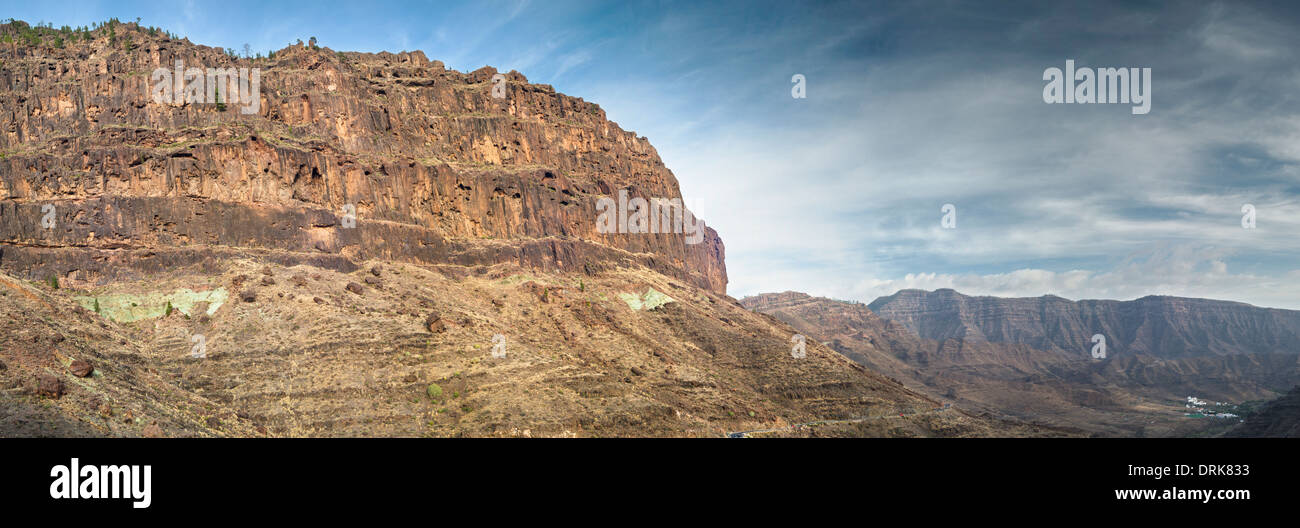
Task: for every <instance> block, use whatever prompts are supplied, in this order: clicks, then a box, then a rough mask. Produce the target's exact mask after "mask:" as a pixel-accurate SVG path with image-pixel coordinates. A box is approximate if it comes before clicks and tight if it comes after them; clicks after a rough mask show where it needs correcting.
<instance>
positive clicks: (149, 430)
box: [140, 423, 167, 438]
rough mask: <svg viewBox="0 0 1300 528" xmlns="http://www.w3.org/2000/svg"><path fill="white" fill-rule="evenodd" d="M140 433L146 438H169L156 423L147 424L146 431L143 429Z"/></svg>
mask: <svg viewBox="0 0 1300 528" xmlns="http://www.w3.org/2000/svg"><path fill="white" fill-rule="evenodd" d="M140 434H141V436H143V437H145V438H167V434H166V433H164V432H163V430H162V428H161V427H158V424H156V423H152V424H149V425H147V426H145V428H144V431H141V432H140Z"/></svg>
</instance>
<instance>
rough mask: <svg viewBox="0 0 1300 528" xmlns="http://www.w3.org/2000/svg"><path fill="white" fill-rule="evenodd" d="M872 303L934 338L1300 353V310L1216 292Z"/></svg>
mask: <svg viewBox="0 0 1300 528" xmlns="http://www.w3.org/2000/svg"><path fill="white" fill-rule="evenodd" d="M869 308H870V309H871V311H873V312H875V313H877V314H879V315H880V317H882V318H885V319H889V320H891V321H895V322H898V323H899V324H901V325H903V326H904V327H906V328H908V329H909V330H911V331H913V332H915V333H916V334H917V335H919V336H920V337H923V338H926V339H940V340H942V339H950V338H958V339H963V340H966V341H989V342H1007V343H1022V344H1026V345H1030V346H1032V347H1035V348H1041V349H1044V350H1055V351H1060V352H1063V353H1066V354H1069V355H1074V356H1086V355H1088V353H1089V351H1090V350H1091V347H1092V342H1091V339H1092V336H1093V335H1095V334H1102V335H1104V336H1106V344H1107V350H1108V354H1111V355H1114V354H1119V355H1129V356H1132V355H1147V356H1152V357H1155V358H1164V359H1177V358H1188V357H1199V356H1224V355H1233V354H1273V353H1275V354H1297V353H1300V312H1297V311H1292V310H1279V309H1272V308H1259V307H1256V306H1251V305H1248V304H1242V303H1236V302H1229V301H1216V300H1211V299H1188V298H1180V297H1165V296H1149V297H1143V298H1141V299H1137V300H1133V301H1109V300H1084V301H1070V300H1067V299H1063V298H1060V297H1055V296H1050V295H1048V296H1043V297H1037V298H1016V299H1010V298H998V297H969V296H966V295H962V294H960V293H957V292H955V291H953V290H948V289H942V290H935V291H933V292H926V291H921V290H903V291H900V292H898V293H895V294H894V295H890V296H888V297H881V298H879V299H876V300H875V301H874V302H872V303H871V304H870V306H869Z"/></svg>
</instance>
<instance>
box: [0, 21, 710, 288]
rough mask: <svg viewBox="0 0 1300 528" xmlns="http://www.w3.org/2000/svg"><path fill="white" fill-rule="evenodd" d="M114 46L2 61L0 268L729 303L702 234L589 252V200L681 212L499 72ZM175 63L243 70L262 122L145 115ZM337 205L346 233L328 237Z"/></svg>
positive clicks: (44, 49)
mask: <svg viewBox="0 0 1300 528" xmlns="http://www.w3.org/2000/svg"><path fill="white" fill-rule="evenodd" d="M116 31H117V33H116V35H117V36H116V43H113V42H110V40H109V38H107V37H106V36H99V35H98V34H96V35H95V38H93V39H92V40H88V41H86V40H78V39H73V40H72V41H71V42H69V43H68V44H67V45H65V46H64V47H63V48H54V47H53V46H44V45H41V46H34V47H33V46H12V47H11V46H4V47H2V48H3V49H0V58H3V60H4V62H5V66H4V67H3V68H0V86H2V87H3V91H2V92H0V101H3V104H4V108H6V109H7V110H8V111H6V112H4V113H2V114H0V150H2V151H3V153H4V157H3V159H0V252H2V253H0V269H4V270H5V271H7V272H9V273H15V274H18V275H20V276H25V277H29V278H37V277H40V278H43V277H45V276H47V275H49V274H52V273H53V274H57V275H58V276H60V277H62V278H63V279H64V280H66V281H71V282H72V283H74V284H75V283H79V282H85V283H88V284H94V283H97V281H100V282H102V281H106V280H111V279H113V278H117V277H123V278H130V277H132V276H135V275H137V274H139V273H147V272H149V271H151V267H152V268H156V267H167V266H174V265H178V264H195V263H202V262H203V261H205V260H206V259H209V258H216V257H218V256H219V255H221V254H222V253H226V252H229V251H231V250H232V249H233V248H244V249H264V250H273V251H274V252H276V256H275V258H278V259H281V260H284V261H294V262H304V263H313V264H321V263H324V264H327V265H329V266H331V267H334V268H335V269H341V270H346V269H348V266H349V265H351V264H350V263H352V262H355V261H358V260H364V259H368V258H383V259H388V260H394V261H407V262H413V263H426V264H430V263H437V264H458V265H471V266H473V265H491V264H498V263H512V264H521V265H526V266H530V267H536V268H539V269H545V270H558V271H577V272H591V271H593V270H596V269H600V268H602V267H607V266H609V265H611V263H619V262H627V263H631V264H637V265H643V266H645V267H648V268H651V269H655V270H656V271H659V272H661V273H664V274H666V275H669V276H673V277H677V278H679V279H681V280H685V281H688V282H690V283H692V284H694V285H697V286H701V287H704V288H708V289H710V290H712V291H714V292H718V293H725V291H726V283H727V278H726V268H725V264H724V262H723V260H724V248H723V245H722V242H721V240H720V239H719V238H718V236H717V233H716V232H714V231H713V230H712V229H707V228H704V229H705V233H704V238H703V241H702V242H701V243H698V244H687V243H686V237H685V236H684V235H683V234H677V233H672V234H603V233H600V232H598V230H597V226H596V221H597V210H596V206H595V204H596V200H598V199H600V198H602V197H611V198H613V197H616V196H617V194H618V191H619V190H621V189H626V190H628V194H629V195H630V196H632V197H638V196H639V197H646V198H650V197H665V198H681V193H680V191H679V188H678V184H677V180H676V178H675V177H674V176H673V174H672V172H671V171H669V170H668V169H667V168H666V167H665V166H664V164H663V162H662V161H661V160H660V159H659V156H658V154H657V152H656V151H655V149H654V147H653V146H651V145H650V143H649V142H648V141H647V140H646V138H644V137H637V136H636V134H635V133H632V132H628V131H624V130H622V129H620V128H619V127H618V125H617V124H615V123H612V122H610V121H608V120H606V119H605V113H604V111H603V110H601V109H600V108H599V107H598V106H596V105H595V104H591V103H587V102H585V101H583V100H582V99H581V98H574V97H569V96H565V95H562V94H558V93H556V92H555V91H554V90H553V89H551V88H550V87H549V86H547V85H541V84H530V83H529V82H528V81H527V80H526V79H525V78H524V76H523V75H520V74H518V73H516V72H511V73H509V74H508V75H506V79H507V80H506V82H505V88H506V97H504V98H493V97H492V95H491V89H492V86H493V83H492V76H493V75H494V74H495V73H496V70H495V69H493V68H490V67H485V68H483V69H480V70H477V71H475V72H472V73H460V72H456V71H452V70H447V69H445V68H444V67H443V65H442V63H440V62H438V61H432V62H431V61H429V60H427V59H426V58H425V56H424V55H423V54H422V53H420V52H412V53H401V54H391V53H379V54H363V53H346V54H340V53H336V52H334V51H331V50H329V49H326V48H321V49H310V48H307V47H301V46H291V47H289V48H286V49H283V50H280V51H279V52H277V53H276V54H275V58H273V59H260V60H252V59H233V58H231V57H229V56H227V55H226V54H225V53H223V52H222V51H221V50H220V49H217V48H211V47H206V46H198V45H194V44H191V43H190V42H189V41H188V40H174V39H169V38H167V37H165V36H163V35H161V34H159V35H150V34H148V32H146V31H143V30H140V29H137V28H134V25H131V24H119V25H118V26H117V27H116ZM128 39H129V40H130V42H131V43H132V45H133V49H131V50H130V51H128V50H126V49H124V46H123V44H122V42H123V41H125V40H128ZM176 61H183V63H184V65H185V67H186V68H190V67H201V68H232V67H235V68H259V69H260V72H261V79H260V104H259V105H258V108H259V111H258V113H256V114H252V115H244V114H242V113H241V112H240V109H241V108H242V107H243V106H244V105H242V104H240V103H239V102H238V101H233V100H232V101H230V103H229V104H227V105H226V109H225V111H220V110H218V108H217V106H216V105H215V104H199V103H187V104H160V103H157V102H155V101H154V100H153V98H152V96H151V88H152V85H153V83H154V81H153V80H152V79H151V73H152V72H153V70H154V69H155V68H160V67H161V68H169V69H170V68H174V65H175V62H176ZM222 92H223V93H231V92H230V91H229V90H222ZM47 205H53V206H54V207H55V209H54V216H53V219H54V220H55V224H54V225H55V227H54V228H52V229H46V228H44V227H42V225H41V220H42V219H43V218H44V217H45V212H46V210H44V209H43V207H45V206H47ZM345 206H352V207H355V218H356V228H355V229H348V228H345V227H343V226H342V225H341V222H342V219H343V217H344V215H345V212H346V210H345Z"/></svg>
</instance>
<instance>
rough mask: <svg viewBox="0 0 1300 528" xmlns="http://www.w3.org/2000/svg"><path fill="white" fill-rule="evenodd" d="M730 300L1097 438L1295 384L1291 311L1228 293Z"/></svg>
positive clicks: (931, 384)
mask: <svg viewBox="0 0 1300 528" xmlns="http://www.w3.org/2000/svg"><path fill="white" fill-rule="evenodd" d="M741 304H742V305H743V306H745V307H746V308H749V309H752V310H756V311H759V312H763V313H767V314H769V315H772V316H774V317H776V318H777V319H779V320H781V321H782V322H785V323H787V324H789V325H791V326H792V327H794V328H795V329H796V330H799V331H800V332H803V333H804V334H806V335H807V336H808V337H809V338H810V339H816V340H818V341H820V342H823V343H826V344H827V346H829V347H831V348H832V349H834V350H836V351H839V352H840V353H842V354H844V355H845V356H847V357H849V358H850V359H853V360H854V361H857V362H858V363H861V364H863V365H865V366H867V367H868V368H870V369H872V370H875V371H877V372H879V373H881V374H884V375H886V376H889V377H892V378H895V379H898V380H900V381H901V382H903V383H904V384H907V385H909V386H912V387H915V388H916V389H918V390H922V391H925V392H928V393H929V394H931V395H932V396H934V397H936V398H940V399H945V400H948V401H953V402H956V403H957V404H959V405H962V406H966V407H971V408H974V409H977V410H983V411H987V412H990V413H994V414H1000V415H1008V416H1012V417H1015V418H1018V419H1022V420H1029V421H1040V422H1043V423H1045V424H1049V425H1053V426H1057V427H1078V428H1080V429H1082V430H1084V431H1087V432H1091V433H1093V434H1099V435H1106V436H1142V435H1156V436H1189V435H1201V434H1210V433H1214V434H1217V433H1218V432H1222V430H1225V429H1226V428H1227V427H1228V426H1230V425H1232V422H1229V421H1220V422H1216V421H1211V420H1200V421H1197V420H1191V419H1187V418H1185V417H1184V416H1183V414H1184V413H1183V412H1182V408H1183V403H1182V401H1183V400H1184V399H1185V398H1186V397H1187V396H1193V395H1194V396H1199V397H1203V398H1210V399H1212V400H1214V401H1224V402H1238V403H1240V402H1246V401H1252V400H1264V399H1273V398H1276V397H1277V396H1278V395H1279V394H1281V393H1284V392H1286V391H1287V390H1288V389H1290V388H1291V387H1292V386H1294V385H1295V384H1296V383H1298V382H1300V312H1296V311H1290V310H1275V309H1269V308H1259V307H1255V306H1250V305H1246V304H1241V303H1235V302H1226V301H1216V300H1209V299H1186V298H1177V297H1144V298H1142V299H1137V300H1134V301H1070V300H1067V299H1063V298H1060V297H1055V296H1045V297H1040V298H1020V299H1007V298H997V297H971V296H966V295H962V294H960V293H958V292H956V291H953V290H937V291H933V292H926V291H920V290H904V291H900V292H898V293H895V294H894V295H890V296H888V297H882V298H880V299H877V300H876V301H874V302H872V303H871V304H870V305H863V304H859V303H851V302H844V301H837V300H833V299H826V298H821V297H811V296H809V295H807V294H803V293H798V292H784V293H769V294H761V295H756V296H751V297H746V298H744V299H742V300H741ZM1094 334H1102V335H1104V336H1106V337H1107V344H1108V352H1107V357H1106V358H1105V359H1100V360H1099V359H1094V358H1092V356H1091V354H1090V350H1091V347H1092V341H1091V338H1092V336H1093V335H1094Z"/></svg>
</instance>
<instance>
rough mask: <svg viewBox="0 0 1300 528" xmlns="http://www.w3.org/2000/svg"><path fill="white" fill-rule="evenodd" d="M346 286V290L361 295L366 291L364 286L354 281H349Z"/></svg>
mask: <svg viewBox="0 0 1300 528" xmlns="http://www.w3.org/2000/svg"><path fill="white" fill-rule="evenodd" d="M346 288H347V290H348V291H350V292H352V293H355V294H357V295H362V294H364V293H365V291H366V288H365V287H364V286H362V285H360V284H357V283H355V282H349V283H348V285H347V286H346Z"/></svg>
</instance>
